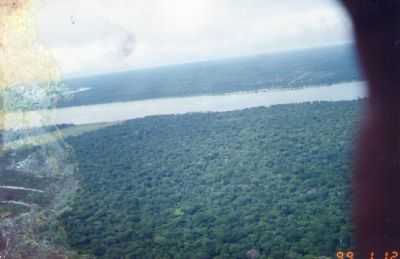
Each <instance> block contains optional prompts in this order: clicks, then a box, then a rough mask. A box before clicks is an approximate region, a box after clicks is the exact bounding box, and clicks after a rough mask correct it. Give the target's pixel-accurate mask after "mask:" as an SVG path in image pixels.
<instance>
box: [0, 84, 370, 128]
mask: <svg viewBox="0 0 400 259" xmlns="http://www.w3.org/2000/svg"><path fill="white" fill-rule="evenodd" d="M364 97H366V91H365V83H364V82H359V81H357V82H348V83H340V84H335V85H331V86H313V87H305V88H300V89H276V90H257V91H249V92H236V93H230V94H222V95H209V96H192V97H176V98H161V99H151V100H143V101H131V102H115V103H107V104H96V105H87V106H75V107H67V108H59V109H53V110H40V111H28V112H24V113H9V114H6V116H5V128H6V129H15V128H30V127H38V126H45V125H54V124H89V123H101V122H116V121H124V120H129V119H135V118H142V117H146V116H151V115H167V114H183V113H191V112H223V111H233V110H241V109H246V108H253V107H260V106H264V107H268V106H271V105H277V104H290V103H303V102H316V101H345V100H356V99H360V98H364Z"/></svg>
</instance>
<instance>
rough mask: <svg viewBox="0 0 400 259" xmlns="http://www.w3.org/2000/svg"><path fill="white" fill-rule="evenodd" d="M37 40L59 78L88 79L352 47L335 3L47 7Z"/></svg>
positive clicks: (101, 2) (130, 1)
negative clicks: (337, 46) (81, 75)
mask: <svg viewBox="0 0 400 259" xmlns="http://www.w3.org/2000/svg"><path fill="white" fill-rule="evenodd" d="M38 17H39V23H38V28H39V35H40V38H41V39H42V40H43V42H44V43H45V44H46V45H47V46H48V47H49V48H50V49H52V50H53V52H54V53H55V56H56V58H57V60H58V61H59V64H60V66H61V68H62V69H63V71H64V72H65V73H77V72H79V73H94V72H104V71H117V70H121V69H128V68H137V67H148V66H159V65H165V64H173V63H183V62H192V61H196V60H206V59H216V58H223V57H230V56H241V55H251V54H256V53H264V52H275V51H281V50H285V49H293V48H307V47H313V46H318V45H328V44H335V43H339V42H344V41H350V40H351V36H350V35H351V25H350V22H349V19H348V18H347V15H346V14H345V12H344V11H343V9H342V8H341V7H340V6H339V5H338V4H337V3H336V1H333V0H298V1H293V0H280V1H275V0H218V1H215V0H146V1H143V0H113V1H108V0H85V1H80V0H68V1H67V0H47V2H45V3H44V5H43V8H42V9H41V11H40V12H39V14H38Z"/></svg>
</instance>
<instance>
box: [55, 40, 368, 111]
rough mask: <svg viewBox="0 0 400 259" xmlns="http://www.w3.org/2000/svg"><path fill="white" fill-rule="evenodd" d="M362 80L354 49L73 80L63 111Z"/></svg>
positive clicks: (335, 48)
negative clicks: (72, 94) (67, 108)
mask: <svg viewBox="0 0 400 259" xmlns="http://www.w3.org/2000/svg"><path fill="white" fill-rule="evenodd" d="M355 80H361V77H360V73H359V71H358V66H357V62H356V58H355V54H354V49H353V46H352V45H342V46H333V47H324V48H317V49H308V50H297V51H290V52H287V53H276V54H268V55H257V56H251V57H241V58H231V59H224V60H216V61H206V62H196V63H190V64H182V65H174V66H165V67H158V68H150V69H141V70H134V71H126V72H121V73H113V74H106V75H96V76H91V77H86V78H76V79H69V80H67V81H66V82H65V83H66V85H68V87H69V88H71V89H75V90H76V89H80V88H84V87H93V89H92V90H89V91H82V92H79V93H76V94H75V95H74V98H72V99H70V100H62V101H61V103H59V104H58V105H59V106H76V105H87V104H98V103H109V102H122V101H133V100H142V99H154V98H164V97H177V96H195V95H212V94H222V93H231V92H237V91H253V90H258V89H276V88H299V87H307V86H311V85H331V84H337V83H340V82H349V81H355Z"/></svg>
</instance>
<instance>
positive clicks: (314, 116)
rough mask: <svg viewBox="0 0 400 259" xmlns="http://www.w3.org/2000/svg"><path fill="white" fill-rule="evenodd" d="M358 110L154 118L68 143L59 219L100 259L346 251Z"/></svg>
mask: <svg viewBox="0 0 400 259" xmlns="http://www.w3.org/2000/svg"><path fill="white" fill-rule="evenodd" d="M358 106H359V102H336V103H312V104H296V105H280V106H274V107H271V108H256V109H248V110H243V111H235V112H225V113H202V114H200V113H199V114H187V115H177V116H156V117H149V118H144V119H137V120H132V121H129V122H126V123H124V124H121V125H116V126H112V127H109V128H105V129H101V130H98V131H96V132H92V133H88V134H85V135H81V136H78V137H71V138H69V139H68V142H69V143H70V144H71V145H72V146H73V147H74V148H75V151H76V157H77V159H78V162H79V167H80V172H79V175H78V177H79V178H80V180H81V188H80V189H79V191H78V194H77V196H76V199H75V201H74V204H73V205H72V208H73V209H72V210H70V211H68V212H66V213H65V214H64V215H63V216H62V221H63V223H64V226H65V229H66V231H67V233H68V235H69V242H70V244H71V245H72V246H73V247H75V248H77V249H79V250H81V251H83V252H88V253H92V254H94V255H96V256H98V257H99V258H246V252H247V251H249V250H250V249H256V250H257V251H258V252H259V253H260V257H259V258H316V257H318V256H333V255H334V253H335V251H336V249H341V248H346V249H348V248H350V247H351V246H352V240H351V225H350V217H349V212H350V202H351V196H350V192H349V180H350V161H349V155H350V148H349V147H350V143H351V142H350V140H351V138H352V134H353V127H352V125H353V123H354V120H356V119H357V118H358V117H357V114H358Z"/></svg>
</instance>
